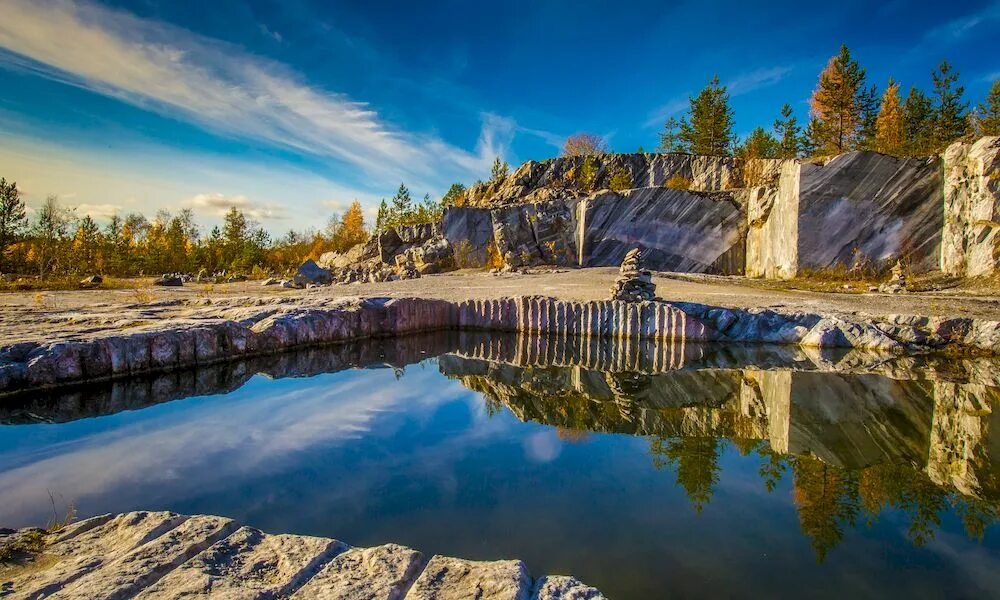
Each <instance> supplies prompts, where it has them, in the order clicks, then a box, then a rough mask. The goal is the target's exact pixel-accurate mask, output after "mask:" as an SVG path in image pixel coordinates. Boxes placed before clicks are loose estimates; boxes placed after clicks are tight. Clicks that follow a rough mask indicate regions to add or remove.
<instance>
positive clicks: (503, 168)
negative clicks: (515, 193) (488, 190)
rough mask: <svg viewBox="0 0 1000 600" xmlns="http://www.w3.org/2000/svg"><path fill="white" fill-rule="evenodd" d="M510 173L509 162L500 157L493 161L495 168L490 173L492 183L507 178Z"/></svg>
mask: <svg viewBox="0 0 1000 600" xmlns="http://www.w3.org/2000/svg"><path fill="white" fill-rule="evenodd" d="M509 172H510V167H509V166H507V162H506V161H503V160H500V157H499V156H498V157H496V158H495V159H493V168H492V169H491V171H490V181H491V182H493V183H496V182H498V181H501V180H503V179H506V178H507V174H508V173H509Z"/></svg>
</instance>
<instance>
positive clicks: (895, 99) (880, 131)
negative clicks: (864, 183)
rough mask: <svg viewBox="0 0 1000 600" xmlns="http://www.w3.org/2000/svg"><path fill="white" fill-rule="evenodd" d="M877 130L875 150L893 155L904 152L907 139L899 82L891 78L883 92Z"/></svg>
mask: <svg viewBox="0 0 1000 600" xmlns="http://www.w3.org/2000/svg"><path fill="white" fill-rule="evenodd" d="M875 130H876V131H875V144H874V150H876V151H878V152H882V153H883V154H891V155H893V156H900V155H901V154H903V148H904V143H905V141H906V131H905V119H904V116H903V106H902V104H901V103H900V100H899V84H898V83H896V82H895V81H893V80H892V79H891V78H890V79H889V85H887V86H886V88H885V93H884V94H882V107H881V108H880V109H879V113H878V119H877V121H876V126H875Z"/></svg>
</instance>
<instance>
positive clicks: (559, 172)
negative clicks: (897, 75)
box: [341, 137, 1000, 280]
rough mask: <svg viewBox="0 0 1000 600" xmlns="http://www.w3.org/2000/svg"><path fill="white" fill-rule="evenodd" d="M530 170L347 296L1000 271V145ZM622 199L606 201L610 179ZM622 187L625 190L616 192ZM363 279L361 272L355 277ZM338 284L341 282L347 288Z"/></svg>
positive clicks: (449, 214) (377, 268) (381, 255)
mask: <svg viewBox="0 0 1000 600" xmlns="http://www.w3.org/2000/svg"><path fill="white" fill-rule="evenodd" d="M584 160H585V159H584V158H582V157H564V158H555V159H550V160H546V161H541V162H534V161H529V162H527V163H524V164H523V165H521V167H519V168H518V169H517V170H515V171H514V172H513V173H511V174H510V175H509V176H507V177H506V178H503V179H500V180H497V181H493V182H489V183H480V184H477V185H475V186H473V187H472V188H470V189H469V190H468V192H467V195H466V202H465V203H464V204H463V205H462V206H459V207H453V208H450V209H448V210H447V211H446V212H445V214H444V216H443V219H442V221H441V222H440V223H436V224H433V225H425V226H409V227H402V228H400V229H399V230H398V231H388V232H382V233H381V234H380V235H378V236H376V237H375V238H373V240H372V241H371V242H369V243H368V244H367V245H366V246H365V248H364V250H358V251H357V252H356V254H355V256H353V257H352V258H353V260H354V261H355V266H354V267H352V268H353V269H354V271H352V272H350V274H348V275H347V276H346V279H347V280H356V279H359V278H360V279H363V280H366V279H374V280H383V279H384V278H392V277H394V275H393V272H392V269H396V271H399V267H400V266H401V265H403V264H411V263H412V267H413V268H412V269H411V270H410V271H409V273H410V274H411V276H415V275H414V273H416V274H425V273H433V272H437V271H441V270H449V269H453V268H462V267H483V266H487V265H490V266H500V265H506V266H509V267H520V266H530V265H535V264H554V265H564V266H582V267H587V266H616V265H618V264H620V262H621V260H622V259H623V257H624V255H625V253H626V252H627V251H628V250H630V249H632V248H634V247H641V248H643V249H644V251H645V252H646V256H647V261H648V266H649V268H651V269H653V270H658V271H680V272H702V273H718V274H733V275H746V276H748V277H765V278H772V279H788V278H792V277H795V276H796V275H798V274H802V273H809V272H816V271H823V270H827V269H840V268H844V269H852V268H859V269H866V270H870V271H873V272H882V271H885V270H886V269H887V268H888V267H889V266H890V265H892V264H894V263H895V262H896V261H897V260H902V261H903V262H904V264H906V265H907V267H908V268H909V269H910V270H911V271H913V272H916V273H922V272H932V271H942V272H944V273H945V274H948V275H955V276H978V275H986V274H990V273H993V272H994V271H995V270H997V268H998V267H1000V238H998V237H997V236H998V233H997V231H998V229H1000V215H998V214H997V213H998V212H1000V138H998V137H986V138H982V139H979V140H977V141H975V142H957V143H955V144H953V145H952V146H950V147H949V148H948V149H947V150H946V151H945V152H944V153H943V154H942V155H940V156H929V157H918V158H897V157H892V156H887V155H883V154H879V153H876V152H851V153H848V154H843V155H840V156H835V157H832V158H828V159H825V160H822V161H806V160H755V161H749V162H744V161H740V160H737V159H734V158H731V157H706V156H692V155H685V154H607V155H601V156H595V157H591V158H590V159H589V161H590V164H589V165H588V167H589V168H590V170H591V173H590V175H589V176H587V183H585V184H583V183H581V178H582V177H584V176H582V175H581V172H582V170H583V168H584ZM616 178H617V181H618V182H619V185H618V186H612V180H613V179H616ZM623 179H627V180H628V182H629V183H630V185H629V186H628V187H629V189H623V190H619V191H611V190H610V189H609V188H611V187H619V188H620V187H621V184H620V182H621V181H622V180H623ZM358 265H362V267H361V268H360V269H359V267H358ZM341 279H342V280H343V279H345V277H344V276H343V274H342V276H341Z"/></svg>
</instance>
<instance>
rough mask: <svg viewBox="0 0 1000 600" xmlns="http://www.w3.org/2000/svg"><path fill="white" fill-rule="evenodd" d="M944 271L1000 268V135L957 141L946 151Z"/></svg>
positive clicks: (985, 272)
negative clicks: (974, 140)
mask: <svg viewBox="0 0 1000 600" xmlns="http://www.w3.org/2000/svg"><path fill="white" fill-rule="evenodd" d="M944 171H945V173H944V217H945V222H944V231H943V234H942V239H941V270H942V271H943V272H944V273H946V274H948V275H956V276H965V277H975V276H977V275H988V274H990V273H993V272H995V271H996V270H997V269H998V268H1000V137H984V138H980V139H979V140H978V141H976V142H975V143H973V144H969V143H967V142H956V143H954V144H952V145H951V146H949V147H948V149H947V150H946V151H945V153H944Z"/></svg>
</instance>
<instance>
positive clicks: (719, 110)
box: [680, 75, 734, 156]
mask: <svg viewBox="0 0 1000 600" xmlns="http://www.w3.org/2000/svg"><path fill="white" fill-rule="evenodd" d="M690 102H691V108H690V110H689V112H688V116H689V120H682V121H681V125H680V139H681V142H682V143H683V144H684V145H685V146H686V148H687V150H688V151H689V152H691V153H693V154H700V155H705V156H728V155H730V154H731V153H732V148H733V141H734V137H733V109H732V108H731V107H730V106H729V93H728V92H727V91H726V86H724V85H722V84H721V83H719V76H718V75H716V76H715V77H713V78H712V80H711V81H710V82H709V84H708V85H707V86H705V88H704V89H702V90H701V92H700V93H699V94H698V95H697V96H695V97H693V98H691V99H690Z"/></svg>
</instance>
